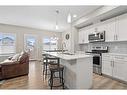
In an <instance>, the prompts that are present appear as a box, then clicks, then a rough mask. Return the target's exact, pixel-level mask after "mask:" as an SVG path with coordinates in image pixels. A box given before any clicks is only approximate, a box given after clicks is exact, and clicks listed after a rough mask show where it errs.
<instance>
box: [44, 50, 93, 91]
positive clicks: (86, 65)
mask: <svg viewBox="0 0 127 95" xmlns="http://www.w3.org/2000/svg"><path fill="white" fill-rule="evenodd" d="M46 54H49V55H51V56H54V57H58V58H60V64H62V65H64V66H65V69H64V80H65V86H66V87H67V88H69V89H89V88H91V87H92V76H93V62H92V56H91V55H85V54H63V53H57V52H53V53H51V52H46Z"/></svg>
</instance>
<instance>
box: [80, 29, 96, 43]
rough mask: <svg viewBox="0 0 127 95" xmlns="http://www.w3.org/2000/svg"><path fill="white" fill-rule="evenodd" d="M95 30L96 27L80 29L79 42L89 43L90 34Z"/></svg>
mask: <svg viewBox="0 0 127 95" xmlns="http://www.w3.org/2000/svg"><path fill="white" fill-rule="evenodd" d="M93 32H94V28H89V29H81V30H79V37H78V42H79V44H86V43H89V40H88V35H89V34H91V33H93Z"/></svg>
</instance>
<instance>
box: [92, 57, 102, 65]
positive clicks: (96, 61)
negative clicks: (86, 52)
mask: <svg viewBox="0 0 127 95" xmlns="http://www.w3.org/2000/svg"><path fill="white" fill-rule="evenodd" d="M93 65H95V66H99V65H100V56H97V55H94V56H93Z"/></svg>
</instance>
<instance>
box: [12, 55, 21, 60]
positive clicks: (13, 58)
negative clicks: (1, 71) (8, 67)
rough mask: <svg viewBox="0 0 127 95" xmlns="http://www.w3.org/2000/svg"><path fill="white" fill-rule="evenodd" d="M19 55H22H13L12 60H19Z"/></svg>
mask: <svg viewBox="0 0 127 95" xmlns="http://www.w3.org/2000/svg"><path fill="white" fill-rule="evenodd" d="M19 56H20V54H15V55H14V56H13V57H12V59H11V60H12V61H18V59H19Z"/></svg>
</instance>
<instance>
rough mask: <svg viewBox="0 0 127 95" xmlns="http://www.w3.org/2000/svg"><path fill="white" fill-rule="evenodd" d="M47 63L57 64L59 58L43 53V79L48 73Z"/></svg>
mask: <svg viewBox="0 0 127 95" xmlns="http://www.w3.org/2000/svg"><path fill="white" fill-rule="evenodd" d="M49 64H52V65H53V64H54V65H56V64H59V58H56V57H53V56H49V55H43V76H44V75H45V79H46V78H47V75H50V73H48V71H49Z"/></svg>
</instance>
